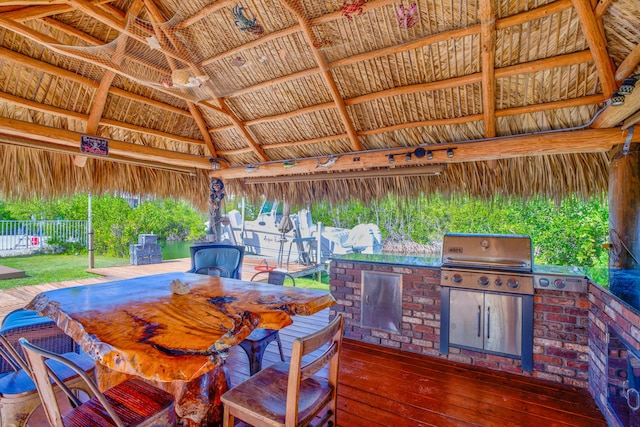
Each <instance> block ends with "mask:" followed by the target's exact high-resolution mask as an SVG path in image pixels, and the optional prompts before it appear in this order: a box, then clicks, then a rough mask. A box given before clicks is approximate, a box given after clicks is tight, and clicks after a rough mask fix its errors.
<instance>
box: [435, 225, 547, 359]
mask: <svg viewBox="0 0 640 427" xmlns="http://www.w3.org/2000/svg"><path fill="white" fill-rule="evenodd" d="M532 266H533V259H532V249H531V239H530V238H529V237H528V236H515V235H514V236H511V235H509V236H507V235H482V234H451V233H448V234H445V236H444V239H443V245H442V267H441V276H440V277H441V278H440V285H441V288H440V289H441V291H440V292H441V316H440V318H441V320H440V321H441V325H440V352H441V353H444V354H446V353H448V352H449V346H450V345H451V346H453V347H460V348H466V349H470V350H474V351H481V352H485V353H489V354H496V355H500V356H507V357H512V358H515V359H521V361H522V369H523V370H526V371H531V370H532V369H533V293H534V276H533V269H532Z"/></svg>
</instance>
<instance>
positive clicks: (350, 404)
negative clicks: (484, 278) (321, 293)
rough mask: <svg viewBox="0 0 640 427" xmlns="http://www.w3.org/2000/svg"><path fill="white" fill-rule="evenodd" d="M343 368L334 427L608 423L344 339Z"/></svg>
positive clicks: (466, 373)
mask: <svg viewBox="0 0 640 427" xmlns="http://www.w3.org/2000/svg"><path fill="white" fill-rule="evenodd" d="M163 264H165V263H163ZM173 266H177V267H178V268H179V269H178V270H172V271H184V270H185V269H184V266H183V265H181V264H180V263H179V262H176V263H174V264H173ZM164 267H167V268H168V267H169V266H164ZM164 267H163V268H164ZM136 271H138V272H142V269H138V270H136ZM149 271H151V272H149ZM149 271H145V272H144V273H143V274H138V275H144V274H154V273H161V272H164V270H162V271H160V270H158V267H157V265H156V266H155V267H153V269H152V270H149ZM247 271H249V273H251V271H250V270H247ZM121 274H124V273H123V271H122V270H121V271H119V272H117V271H115V270H114V271H112V272H111V273H110V274H108V275H106V276H105V277H103V278H100V279H89V280H85V281H74V282H66V283H62V284H47V285H37V286H29V287H25V288H17V289H10V290H7V291H0V318H2V317H3V316H4V313H6V312H8V311H9V310H8V309H7V307H8V306H20V307H22V306H23V305H24V304H26V303H27V302H28V301H30V300H31V298H33V296H34V295H35V294H37V293H38V292H41V291H43V290H48V289H54V288H58V287H63V286H65V287H66V286H76V285H79V284H89V283H98V282H103V281H105V280H114V279H121V278H123V276H120V275H121ZM128 277H133V276H128ZM243 277H244V275H243ZM327 322H328V310H324V311H322V312H320V313H317V314H315V315H313V316H295V317H294V323H293V325H291V326H289V327H287V328H285V329H283V330H282V331H281V332H280V335H281V338H282V341H283V346H284V352H285V355H288V354H290V353H291V344H292V341H293V339H294V338H296V337H298V336H303V335H307V334H309V333H311V332H313V331H315V330H317V329H320V328H321V327H322V326H324V325H326V324H327ZM277 361H279V355H278V350H277V346H276V344H275V343H272V344H271V345H270V346H269V348H268V349H267V352H266V354H265V357H264V362H263V365H264V366H267V365H269V364H271V363H275V362H277ZM340 363H341V365H340V374H339V380H340V381H339V398H338V408H339V409H338V411H339V412H338V424H339V426H343V427H358V426H367V427H405V426H406V427H409V426H416V427H418V426H420V427H422V426H435V427H446V426H457V427H466V426H492V427H494V426H495V427H502V426H509V427H511V426H517V427H553V426H558V427H560V426H564V427H569V426H570V427H583V426H584V427H595V426H599V427H604V426H606V425H607V424H606V422H605V420H604V417H603V416H602V414H601V413H600V412H599V410H598V409H597V407H596V405H595V403H594V401H593V399H591V397H590V396H589V395H588V393H587V391H586V390H582V389H574V388H570V387H565V386H562V385H558V384H554V383H550V382H545V381H541V380H536V379H531V378H527V377H522V376H519V375H514V374H509V373H504V372H496V371H491V370H484V369H480V368H477V367H470V366H466V365H463V364H456V363H453V362H448V361H445V360H441V359H437V358H432V357H427V356H422V355H417V354H413V353H408V352H402V351H398V350H394V349H388V348H384V347H379V346H373V345H370V344H365V343H360V342H357V341H353V340H348V339H345V340H344V346H343V353H342V356H341V362H340ZM227 367H228V370H229V374H230V378H231V383H232V385H234V384H238V383H239V382H241V381H243V380H244V379H246V378H248V376H249V368H248V361H247V356H246V355H245V354H244V352H243V351H242V349H240V348H239V347H235V348H233V349H232V351H231V354H230V356H229V358H228V359H227Z"/></svg>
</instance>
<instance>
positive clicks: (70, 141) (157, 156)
mask: <svg viewBox="0 0 640 427" xmlns="http://www.w3.org/2000/svg"><path fill="white" fill-rule="evenodd" d="M0 133H3V134H6V135H11V136H15V137H24V136H25V135H29V136H30V137H31V138H32V139H37V140H38V141H41V142H51V143H54V144H61V145H66V146H68V147H75V148H76V150H79V149H80V136H81V135H82V134H80V133H77V132H72V131H69V130H65V129H59V128H53V127H48V126H42V125H37V124H34V123H28V122H24V121H21V120H14V119H7V118H2V117H0ZM109 153H110V154H111V153H112V154H115V155H118V156H122V157H123V158H127V159H131V160H137V159H139V160H143V161H144V160H150V161H154V162H160V163H164V164H168V165H178V166H185V167H193V168H197V169H207V170H209V169H211V164H210V162H209V159H208V158H206V157H202V156H195V155H193V154H186V153H179V152H176V151H169V150H163V149H160V148H153V147H147V146H144V145H139V144H130V143H126V142H121V141H116V140H110V141H109Z"/></svg>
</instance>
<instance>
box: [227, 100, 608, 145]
mask: <svg viewBox="0 0 640 427" xmlns="http://www.w3.org/2000/svg"><path fill="white" fill-rule="evenodd" d="M604 101H605V99H604V95H591V96H585V97H582V98H574V99H567V100H564V101H554V102H546V103H543V104H535V105H525V106H522V107H513V108H506V109H503V110H497V111H496V117H507V116H514V115H521V114H531V113H537V112H541V111H550V110H557V109H560V108H571V107H580V106H584V105H594V104H600V103H602V102H604ZM482 119H483V115H482V114H473V115H470V116H462V117H453V118H449V119H434V120H421V121H418V122H407V123H402V124H398V125H391V126H385V127H381V128H376V129H368V130H363V131H359V132H358V135H359V136H367V135H379V134H382V133H387V132H395V131H398V130H403V129H411V128H416V127H428V126H451V125H457V124H462V123H469V122H476V121H480V120H482ZM346 138H347V134H346V133H342V134H337V135H330V136H326V137H320V138H314V139H306V140H303V141H293V142H280V143H276V144H269V145H265V146H264V149H265V150H270V149H274V148H287V147H296V146H304V145H310V144H317V143H321V142H329V141H336V140H340V139H346ZM244 152H246V150H245V149H239V150H222V151H218V154H220V155H223V156H231V155H237V154H242V153H244Z"/></svg>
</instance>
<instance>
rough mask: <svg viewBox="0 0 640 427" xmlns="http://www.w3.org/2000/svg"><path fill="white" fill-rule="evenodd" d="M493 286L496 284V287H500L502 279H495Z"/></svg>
mask: <svg viewBox="0 0 640 427" xmlns="http://www.w3.org/2000/svg"><path fill="white" fill-rule="evenodd" d="M495 284H496V286H502V279H501V278H499V277H498V278H496V281H495Z"/></svg>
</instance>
